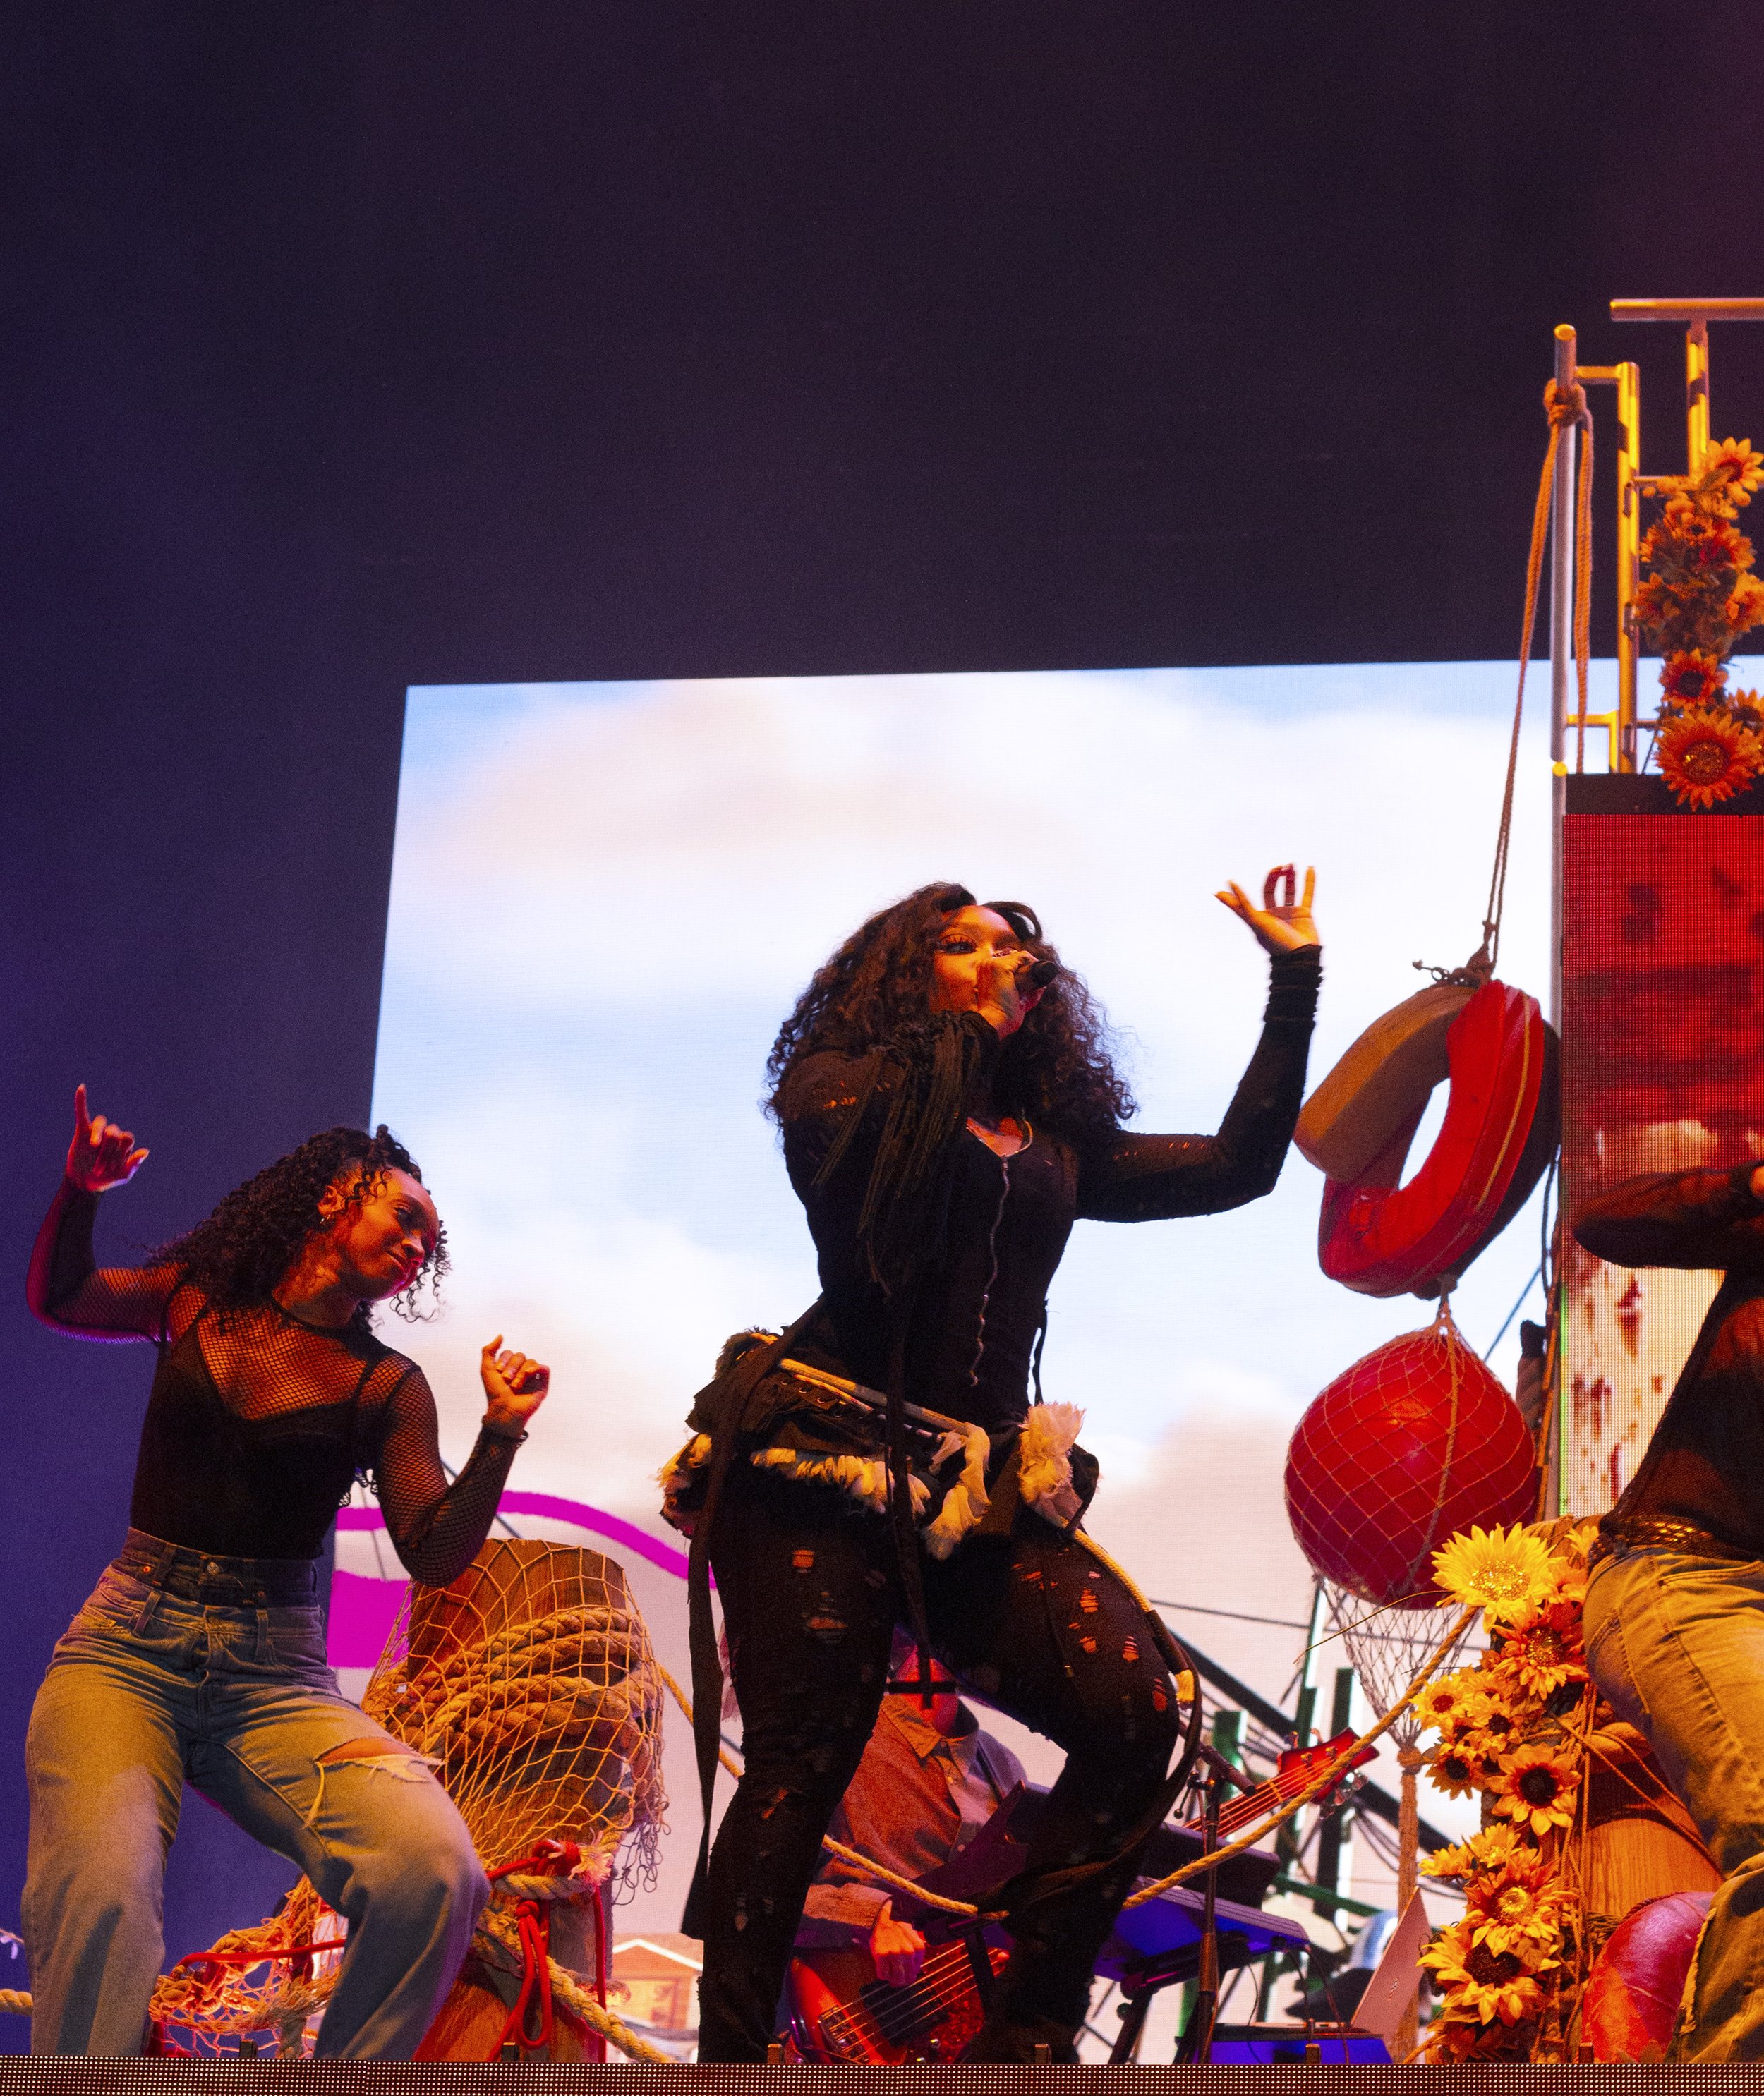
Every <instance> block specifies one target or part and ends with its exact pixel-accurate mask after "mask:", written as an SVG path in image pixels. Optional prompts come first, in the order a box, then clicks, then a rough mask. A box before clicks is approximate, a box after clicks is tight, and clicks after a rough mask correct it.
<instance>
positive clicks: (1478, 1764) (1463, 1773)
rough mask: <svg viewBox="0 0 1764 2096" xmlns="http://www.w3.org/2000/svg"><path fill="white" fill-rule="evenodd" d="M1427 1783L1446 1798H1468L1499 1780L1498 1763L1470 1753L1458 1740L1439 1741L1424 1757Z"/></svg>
mask: <svg viewBox="0 0 1764 2096" xmlns="http://www.w3.org/2000/svg"><path fill="white" fill-rule="evenodd" d="M1427 1776H1428V1780H1429V1781H1430V1783H1431V1784H1433V1786H1434V1789H1435V1790H1443V1792H1444V1793H1445V1794H1446V1796H1447V1797H1469V1795H1470V1793H1472V1792H1473V1791H1478V1790H1489V1789H1491V1788H1493V1787H1494V1785H1495V1784H1496V1783H1498V1782H1499V1781H1500V1762H1498V1761H1495V1762H1492V1763H1491V1762H1490V1761H1489V1759H1488V1758H1487V1756H1485V1755H1482V1754H1479V1753H1473V1752H1472V1751H1471V1750H1470V1749H1469V1748H1468V1747H1467V1746H1465V1744H1464V1743H1463V1741H1462V1740H1442V1741H1441V1742H1440V1744H1439V1745H1438V1746H1437V1747H1435V1748H1434V1750H1433V1752H1432V1753H1430V1755H1429V1756H1428V1757H1427Z"/></svg>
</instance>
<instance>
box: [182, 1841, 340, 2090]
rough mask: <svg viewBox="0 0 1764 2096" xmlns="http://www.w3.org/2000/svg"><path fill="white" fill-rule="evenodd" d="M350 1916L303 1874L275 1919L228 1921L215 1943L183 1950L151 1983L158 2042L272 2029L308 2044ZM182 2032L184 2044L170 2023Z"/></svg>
mask: <svg viewBox="0 0 1764 2096" xmlns="http://www.w3.org/2000/svg"><path fill="white" fill-rule="evenodd" d="M346 1931H347V1924H346V1923H345V1922H344V1920H343V1916H342V1915H339V1914H336V1913H334V1912H333V1910H331V1909H330V1907H328V1906H326V1905H325V1902H324V1901H323V1900H321V1898H320V1897H319V1896H318V1894H317V1893H316V1892H314V1891H313V1889H312V1886H311V1885H310V1884H308V1882H307V1881H306V1880H305V1879H304V1878H303V1879H302V1880H300V1882H299V1884H297V1885H296V1886H295V1889H294V1890H293V1891H292V1892H291V1893H289V1895H288V1897H286V1900H284V1901H283V1902H282V1906H280V1907H279V1908H278V1909H277V1911H276V1913H274V1914H273V1915H271V1916H270V1918H269V1920H267V1921H260V1922H259V1923H258V1924H256V1925H255V1927H254V1928H234V1929H229V1931H228V1932H227V1933H226V1934H225V1936H223V1937H221V1938H220V1941H219V1942H218V1943H216V1945H215V1946H214V1948H213V1949H212V1950H199V1951H196V1952H195V1953H194V1954H192V1955H191V1956H190V1957H188V1958H180V1959H179V1960H178V1962H177V1964H176V1965H174V1966H173V1967H172V1969H171V1971H170V1972H168V1973H166V1974H165V1975H164V1977H163V1978H162V1979H160V1980H158V1981H157V1982H156V1983H155V1986H154V1989H153V2002H152V2006H151V2011H150V2015H151V2019H152V2023H153V2027H154V2031H155V2040H156V2049H157V2050H159V2051H162V2052H182V2051H194V2052H218V2051H220V2050H222V2049H223V2041H225V2040H226V2039H228V2038H234V2039H240V2038H246V2039H248V2038H251V2037H254V2036H258V2035H260V2034H262V2033H273V2037H274V2040H275V2045H276V2050H277V2051H278V2052H282V2053H298V2052H299V2051H300V2050H303V2041H304V2038H305V2035H306V2027H307V2022H308V2018H310V2017H312V2016H314V2015H317V2012H318V2011H320V2010H321V2009H322V2008H323V2007H324V2006H325V2002H327V2001H329V2000H330V1993H331V1989H332V1988H333V1987H334V1986H335V1985H336V1984H337V1968H338V1966H339V1965H341V1964H342V1963H343V1940H344V1936H345V1933H346ZM174 2030H175V2031H177V2032H180V2033H182V2034H183V2035H184V2036H185V2037H186V2038H187V2039H188V2043H187V2045H180V2044H179V2043H178V2041H177V2038H176V2037H172V2036H171V2035H170V2033H172V2031H174Z"/></svg>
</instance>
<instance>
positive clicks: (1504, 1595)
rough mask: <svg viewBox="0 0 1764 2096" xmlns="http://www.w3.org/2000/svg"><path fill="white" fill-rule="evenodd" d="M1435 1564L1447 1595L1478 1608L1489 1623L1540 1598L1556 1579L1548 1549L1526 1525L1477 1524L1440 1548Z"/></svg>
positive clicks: (1437, 1579) (1436, 1581) (1438, 1581)
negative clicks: (1485, 1527) (1484, 1527)
mask: <svg viewBox="0 0 1764 2096" xmlns="http://www.w3.org/2000/svg"><path fill="white" fill-rule="evenodd" d="M1433 1563H1434V1584H1435V1585H1436V1586H1439V1587H1443V1589H1444V1591H1445V1596H1446V1600H1447V1601H1455V1602H1456V1603H1457V1604H1458V1605H1459V1606H1460V1607H1461V1608H1479V1609H1481V1610H1482V1613H1483V1616H1484V1617H1485V1618H1486V1619H1487V1621H1488V1622H1491V1623H1498V1622H1505V1621H1506V1620H1507V1619H1508V1618H1509V1617H1511V1616H1514V1615H1517V1613H1519V1612H1520V1611H1521V1610H1522V1609H1528V1608H1530V1607H1531V1606H1532V1605H1533V1604H1534V1603H1535V1602H1537V1601H1540V1600H1543V1598H1544V1596H1545V1595H1546V1594H1548V1592H1549V1590H1550V1586H1551V1583H1552V1582H1551V1578H1550V1556H1549V1552H1548V1550H1546V1549H1545V1548H1544V1545H1543V1544H1541V1543H1539V1540H1538V1539H1537V1538H1536V1537H1535V1535H1527V1534H1526V1531H1524V1530H1523V1529H1522V1528H1491V1529H1490V1530H1489V1531H1487V1534H1486V1535H1485V1534H1484V1533H1483V1531H1482V1530H1481V1529H1479V1528H1473V1529H1472V1530H1471V1531H1470V1532H1469V1535H1461V1534H1460V1535H1454V1536H1453V1537H1452V1539H1451V1541H1450V1542H1449V1543H1447V1544H1446V1546H1445V1548H1443V1550H1436V1551H1435V1552H1434V1560H1433ZM1444 1605H1445V1602H1442V1603H1441V1604H1440V1606H1441V1607H1443V1606H1444Z"/></svg>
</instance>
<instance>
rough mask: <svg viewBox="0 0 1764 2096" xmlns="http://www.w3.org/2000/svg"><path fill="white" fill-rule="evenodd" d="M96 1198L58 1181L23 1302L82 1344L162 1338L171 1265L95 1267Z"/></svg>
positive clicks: (173, 1278) (174, 1277) (173, 1281)
mask: <svg viewBox="0 0 1764 2096" xmlns="http://www.w3.org/2000/svg"><path fill="white" fill-rule="evenodd" d="M97 1214H98V1195H97V1194H89V1193H88V1192H87V1191H86V1190H85V1188H84V1187H83V1186H75V1185H74V1183H73V1181H72V1180H71V1179H63V1181H62V1182H61V1185H60V1186H59V1189H58V1190H57V1191H56V1194H55V1199H54V1200H53V1201H51V1202H50V1204H49V1213H48V1214H47V1215H46V1216H44V1218H43V1225H42V1228H41V1229H40V1230H38V1232H37V1242H36V1243H35V1244H34V1245H33V1246H32V1247H31V1264H30V1269H29V1271H28V1274H27V1276H26V1278H25V1284H24V1294H25V1299H26V1301H27V1302H28V1303H29V1304H30V1307H31V1308H32V1310H33V1312H35V1314H36V1315H37V1317H40V1318H41V1320H42V1321H43V1322H44V1323H45V1324H46V1325H53V1326H54V1327H55V1330H57V1331H59V1332H72V1333H73V1334H76V1336H77V1337H78V1338H82V1339H100V1340H111V1341H121V1340H127V1339H163V1338H164V1336H165V1312H166V1306H167V1304H168V1303H169V1302H170V1300H171V1299H172V1295H173V1293H174V1292H175V1291H176V1290H177V1282H178V1270H177V1268H176V1267H174V1266H164V1265H162V1266H103V1267H101V1266H100V1265H99V1264H98V1261H97V1259H96V1257H95V1256H94V1252H93V1250H92V1225H93V1223H94V1220H95V1218H96V1216H97Z"/></svg>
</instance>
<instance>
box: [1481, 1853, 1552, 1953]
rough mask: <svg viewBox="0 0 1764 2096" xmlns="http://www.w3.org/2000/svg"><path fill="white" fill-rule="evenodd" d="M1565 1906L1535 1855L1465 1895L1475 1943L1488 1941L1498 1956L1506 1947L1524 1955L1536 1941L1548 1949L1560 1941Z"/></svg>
mask: <svg viewBox="0 0 1764 2096" xmlns="http://www.w3.org/2000/svg"><path fill="white" fill-rule="evenodd" d="M1562 1908H1563V1900H1562V1895H1561V1893H1560V1892H1559V1891H1558V1890H1557V1888H1556V1885H1555V1884H1554V1883H1553V1881H1552V1880H1551V1878H1550V1877H1549V1876H1548V1873H1547V1872H1546V1871H1544V1870H1543V1869H1542V1868H1541V1867H1539V1864H1538V1863H1537V1862H1536V1860H1535V1858H1534V1859H1533V1860H1532V1861H1531V1862H1530V1864H1529V1865H1526V1864H1524V1863H1520V1862H1513V1863H1512V1864H1509V1866H1508V1867H1507V1868H1506V1869H1505V1870H1504V1871H1501V1872H1500V1875H1498V1876H1496V1877H1492V1878H1484V1879H1483V1880H1482V1881H1481V1882H1480V1883H1479V1884H1478V1885H1477V1886H1476V1888H1475V1889H1474V1891H1473V1892H1471V1893H1468V1894H1467V1895H1466V1897H1465V1916H1464V1918H1465V1920H1466V1921H1468V1922H1469V1923H1470V1924H1471V1928H1470V1942H1471V1944H1472V1945H1473V1946H1474V1945H1478V1944H1487V1946H1488V1948H1489V1949H1490V1950H1492V1951H1494V1952H1495V1954H1497V1955H1498V1954H1500V1952H1502V1951H1504V1950H1512V1951H1517V1952H1518V1953H1520V1954H1524V1952H1525V1951H1526V1949H1528V1948H1529V1947H1530V1945H1533V1944H1539V1943H1541V1944H1543V1945H1545V1946H1546V1948H1548V1946H1550V1945H1554V1944H1557V1943H1559V1942H1560V1941H1561V1935H1562Z"/></svg>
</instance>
